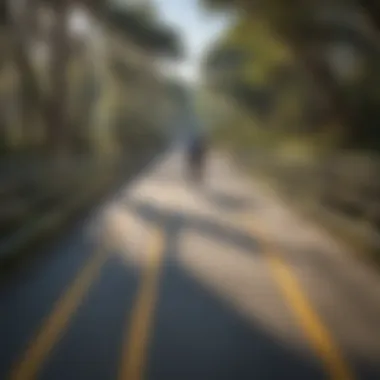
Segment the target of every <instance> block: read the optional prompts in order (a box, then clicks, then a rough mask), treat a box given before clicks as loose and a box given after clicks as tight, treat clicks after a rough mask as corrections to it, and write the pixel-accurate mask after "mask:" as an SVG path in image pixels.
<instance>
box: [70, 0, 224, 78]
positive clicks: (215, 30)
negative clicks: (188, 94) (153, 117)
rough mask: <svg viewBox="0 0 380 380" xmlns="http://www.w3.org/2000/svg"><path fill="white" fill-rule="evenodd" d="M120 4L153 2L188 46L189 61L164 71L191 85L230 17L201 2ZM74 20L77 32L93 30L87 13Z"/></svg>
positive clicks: (169, 0) (171, 64) (126, 0)
mask: <svg viewBox="0 0 380 380" xmlns="http://www.w3.org/2000/svg"><path fill="white" fill-rule="evenodd" d="M113 1H114V2H115V3H116V4H118V5H121V6H123V5H133V3H136V4H137V5H141V4H142V3H143V2H144V1H146V2H147V3H153V5H154V6H155V7H156V8H157V9H156V10H157V13H158V17H159V18H160V19H161V20H162V21H163V22H164V23H166V24H168V25H169V26H171V27H173V28H174V29H175V30H176V31H178V33H179V35H180V38H181V40H182V41H183V43H184V46H185V51H186V59H184V60H183V62H179V63H178V62H165V65H164V72H166V74H169V75H174V76H178V77H180V78H182V79H184V80H186V81H187V82H196V81H197V79H198V78H199V63H200V61H201V58H202V56H203V54H204V53H205V52H206V51H207V49H208V48H209V47H210V46H211V45H212V43H213V42H214V41H215V40H216V39H217V38H218V36H219V35H220V34H221V33H222V32H223V30H225V29H226V27H227V26H228V24H229V22H228V20H229V19H228V18H227V16H226V15H222V14H218V15H216V14H213V15H211V14H210V13H207V12H206V11H205V9H204V8H202V7H201V6H200V5H199V3H200V2H201V0H113ZM74 16H75V17H72V20H71V24H72V25H71V28H72V32H74V33H79V34H81V33H86V32H88V31H89V30H90V29H91V28H90V27H89V25H88V20H87V19H86V17H85V16H84V15H83V14H80V12H77V13H76V14H75V15H74Z"/></svg>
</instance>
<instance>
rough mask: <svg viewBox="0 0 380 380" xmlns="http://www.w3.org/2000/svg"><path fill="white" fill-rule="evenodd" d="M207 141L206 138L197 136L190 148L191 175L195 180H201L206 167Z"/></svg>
mask: <svg viewBox="0 0 380 380" xmlns="http://www.w3.org/2000/svg"><path fill="white" fill-rule="evenodd" d="M206 150H207V149H206V141H205V138H204V136H201V135H199V136H196V137H195V138H194V139H193V140H192V142H191V144H190V147H189V153H188V154H189V158H188V160H189V166H190V168H189V169H190V172H191V173H190V175H191V177H192V178H193V179H197V180H200V179H201V177H202V172H203V169H204V165H205V158H206V157H205V156H206Z"/></svg>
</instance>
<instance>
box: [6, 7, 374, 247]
mask: <svg viewBox="0 0 380 380" xmlns="http://www.w3.org/2000/svg"><path fill="white" fill-rule="evenodd" d="M379 15H380V10H379V6H378V5H377V3H376V2H375V1H370V0H368V1H364V0H363V1H355V0H344V1H342V0H329V1H306V0H292V1H288V2H286V3H285V2H283V1H280V0H268V1H260V0H258V1H255V2H250V1H233V0H231V1H227V0H220V1H218V0H214V1H212V0H204V1H196V0H185V1H176V0H156V1H154V0H150V1H149V0H144V1H143V0H141V1H132V0H118V1H117V0H96V1H90V0H70V1H68V0H67V1H59V0H56V1H43V0H12V1H6V0H2V2H1V33H0V39H1V42H0V49H1V68H0V107H1V112H0V152H1V161H0V192H1V198H0V202H1V207H0V228H1V231H2V234H1V235H2V236H9V234H12V233H13V232H14V231H15V230H17V229H18V228H19V227H20V226H22V225H24V224H25V223H26V221H28V220H35V219H36V217H37V216H38V215H40V214H41V215H43V214H44V213H45V211H46V209H49V208H51V207H53V206H54V207H55V205H58V204H67V207H69V206H68V205H69V203H70V202H71V200H72V198H73V196H72V194H76V193H77V192H78V189H81V191H82V192H83V193H84V194H85V195H81V197H82V198H83V199H87V198H90V193H91V192H99V191H100V190H99V189H101V188H104V189H105V188H108V186H109V184H110V181H112V180H114V179H115V178H116V177H115V176H116V172H117V171H118V170H120V168H121V167H122V170H123V171H124V170H126V168H125V166H128V168H129V169H128V170H134V169H135V168H137V167H138V165H139V162H142V161H141V160H144V159H147V157H148V156H149V157H150V156H151V155H154V154H155V153H157V152H158V151H160V150H162V149H165V147H166V146H167V144H168V143H169V141H171V140H173V138H174V136H177V135H179V134H181V133H183V131H184V130H185V129H186V128H190V127H189V126H186V123H185V121H184V115H185V114H186V115H187V116H186V117H187V118H188V115H189V112H188V110H187V111H186V109H187V108H188V109H191V110H193V109H194V110H195V111H191V112H196V113H197V115H198V116H199V117H200V118H201V124H202V126H204V127H205V128H206V130H207V131H208V132H209V133H210V135H211V136H212V141H213V143H214V144H215V145H217V146H218V147H223V148H224V149H227V150H228V151H229V152H230V153H231V154H234V156H235V157H236V158H237V159H238V160H239V162H240V163H241V164H242V165H245V166H246V167H247V168H248V169H249V170H252V171H253V172H254V173H255V175H261V176H263V177H265V180H266V181H269V182H270V183H271V185H272V186H275V187H276V189H278V191H280V192H281V193H282V194H283V195H284V196H286V197H287V200H288V201H289V202H293V203H294V204H295V206H296V207H300V209H301V210H302V211H303V212H307V213H308V214H309V215H312V216H313V217H315V218H317V219H318V220H321V221H322V223H323V224H325V225H327V226H328V227H329V228H330V229H331V230H333V231H334V233H336V234H338V235H339V236H341V237H343V239H345V240H348V241H350V243H353V244H356V245H357V246H358V247H360V248H363V249H364V250H365V251H366V252H371V254H372V253H374V252H376V251H377V250H378V248H379V238H378V235H379V229H380V181H379V180H378V178H379V175H378V174H379V157H378V151H379V148H380V136H379V132H378V125H379V116H380V108H379V102H380V92H379V88H380V87H379V84H380V72H379V70H378V67H379V63H380V43H379V27H380V18H379V17H380V16H379ZM190 99H191V100H190ZM190 103H191V106H189V104H190ZM193 105H195V107H193ZM148 111H149V112H148ZM187 124H189V123H187ZM190 124H191V123H190ZM111 168H112V170H111ZM94 173H97V175H94ZM103 177H104V178H103ZM86 194H87V195H86ZM81 197H79V198H80V199H82V198H81ZM65 202H66V203H65ZM81 202H82V200H80V201H79V204H81ZM73 207H74V206H73ZM75 207H76V206H75ZM75 207H74V208H75Z"/></svg>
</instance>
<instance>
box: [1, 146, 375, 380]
mask: <svg viewBox="0 0 380 380" xmlns="http://www.w3.org/2000/svg"><path fill="white" fill-rule="evenodd" d="M184 172H185V171H184V166H183V152H181V149H180V148H178V149H177V148H175V149H173V150H172V151H170V152H168V153H167V154H166V155H165V156H163V157H161V158H160V159H158V160H157V161H156V162H155V163H152V166H151V167H150V169H149V170H147V171H146V172H145V173H142V175H141V176H140V177H139V178H137V179H136V180H135V181H134V182H133V183H132V184H131V183H130V184H128V185H126V186H125V188H123V189H122V190H121V191H120V192H119V193H118V194H117V196H115V197H114V198H113V199H111V200H109V201H108V202H106V203H105V204H103V205H100V206H99V209H98V210H96V212H95V213H94V215H92V216H91V217H89V218H88V220H87V221H85V222H84V223H81V224H80V225H77V226H75V227H73V229H72V231H71V232H70V233H69V234H68V235H67V236H66V237H65V238H64V239H62V240H61V241H60V242H56V245H55V247H54V248H53V249H51V250H50V251H49V252H46V254H45V255H39V258H38V259H36V260H35V261H34V262H31V263H30V265H28V267H26V268H24V269H23V270H21V271H18V272H17V273H16V274H15V275H14V276H13V277H12V278H11V279H10V280H9V281H8V282H7V283H6V285H5V286H3V288H2V289H1V294H0V307H1V313H0V345H1V346H0V378H1V379H11V380H32V379H42V380H48V379H54V380H61V379H62V380H68V379H70V380H87V379H88V380H96V379H99V380H100V379H115V380H116V379H120V380H141V379H148V380H171V379H173V380H174V379H175V380H187V379H188V380H214V379H215V380H224V379H234V380H240V379H241V380H245V379H247V380H248V379H249V380H252V379H257V380H264V379H292V380H296V379H300V380H304V379H308V380H313V379H332V380H351V379H365V380H367V379H368V380H370V379H373V380H375V379H380V278H379V276H378V275H377V274H376V273H375V272H373V271H372V269H371V268H370V267H368V266H367V265H366V264H364V263H362V262H359V261H358V260H357V259H355V257H354V255H352V254H351V253H350V252H347V251H345V249H343V248H342V247H340V246H339V245H337V244H336V243H335V242H334V241H332V240H331V238H330V237H328V236H326V234H325V233H324V232H323V231H321V230H318V229H317V228H316V227H314V226H311V225H309V224H308V223H307V222H306V221H304V220H302V219H300V217H298V216H296V215H294V213H292V212H291V211H290V210H289V209H287V208H286V205H283V204H282V203H281V201H280V200H279V199H277V198H276V196H275V195H273V194H272V193H271V192H270V191H268V190H266V189H265V188H264V187H262V186H261V185H258V184H257V183H255V181H252V179H248V178H246V177H245V176H244V174H242V173H240V172H239V171H238V170H237V169H236V168H235V167H234V166H233V165H232V164H231V163H230V161H229V159H228V157H224V156H221V155H218V154H213V156H212V157H211V159H210V162H209V165H208V167H207V173H206V176H205V182H204V183H203V184H202V185H199V186H196V185H194V184H191V183H189V182H188V181H187V179H186V178H185V176H184Z"/></svg>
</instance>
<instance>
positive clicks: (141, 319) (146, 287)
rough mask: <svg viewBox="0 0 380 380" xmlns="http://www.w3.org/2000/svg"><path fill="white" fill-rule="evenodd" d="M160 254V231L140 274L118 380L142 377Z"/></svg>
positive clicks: (155, 297)
mask: <svg viewBox="0 0 380 380" xmlns="http://www.w3.org/2000/svg"><path fill="white" fill-rule="evenodd" d="M163 251H164V237H163V234H162V232H161V231H159V230H155V231H154V235H153V239H152V240H151V244H150V246H149V251H148V258H147V264H146V267H145V270H144V272H143V275H142V276H143V277H142V280H141V281H142V284H141V287H140V289H139V292H138V295H137V299H136V303H135V305H134V309H133V311H132V315H131V322H130V325H129V329H128V330H127V335H126V337H125V341H124V342H125V343H124V348H123V352H122V361H121V368H120V372H119V379H120V380H140V379H142V378H143V374H144V373H143V372H144V365H145V357H146V350H147V347H148V343H149V337H150V330H151V325H152V321H153V313H154V308H155V304H156V301H157V293H158V283H159V278H160V269H161V263H162V259H163V253H164V252H163Z"/></svg>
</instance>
